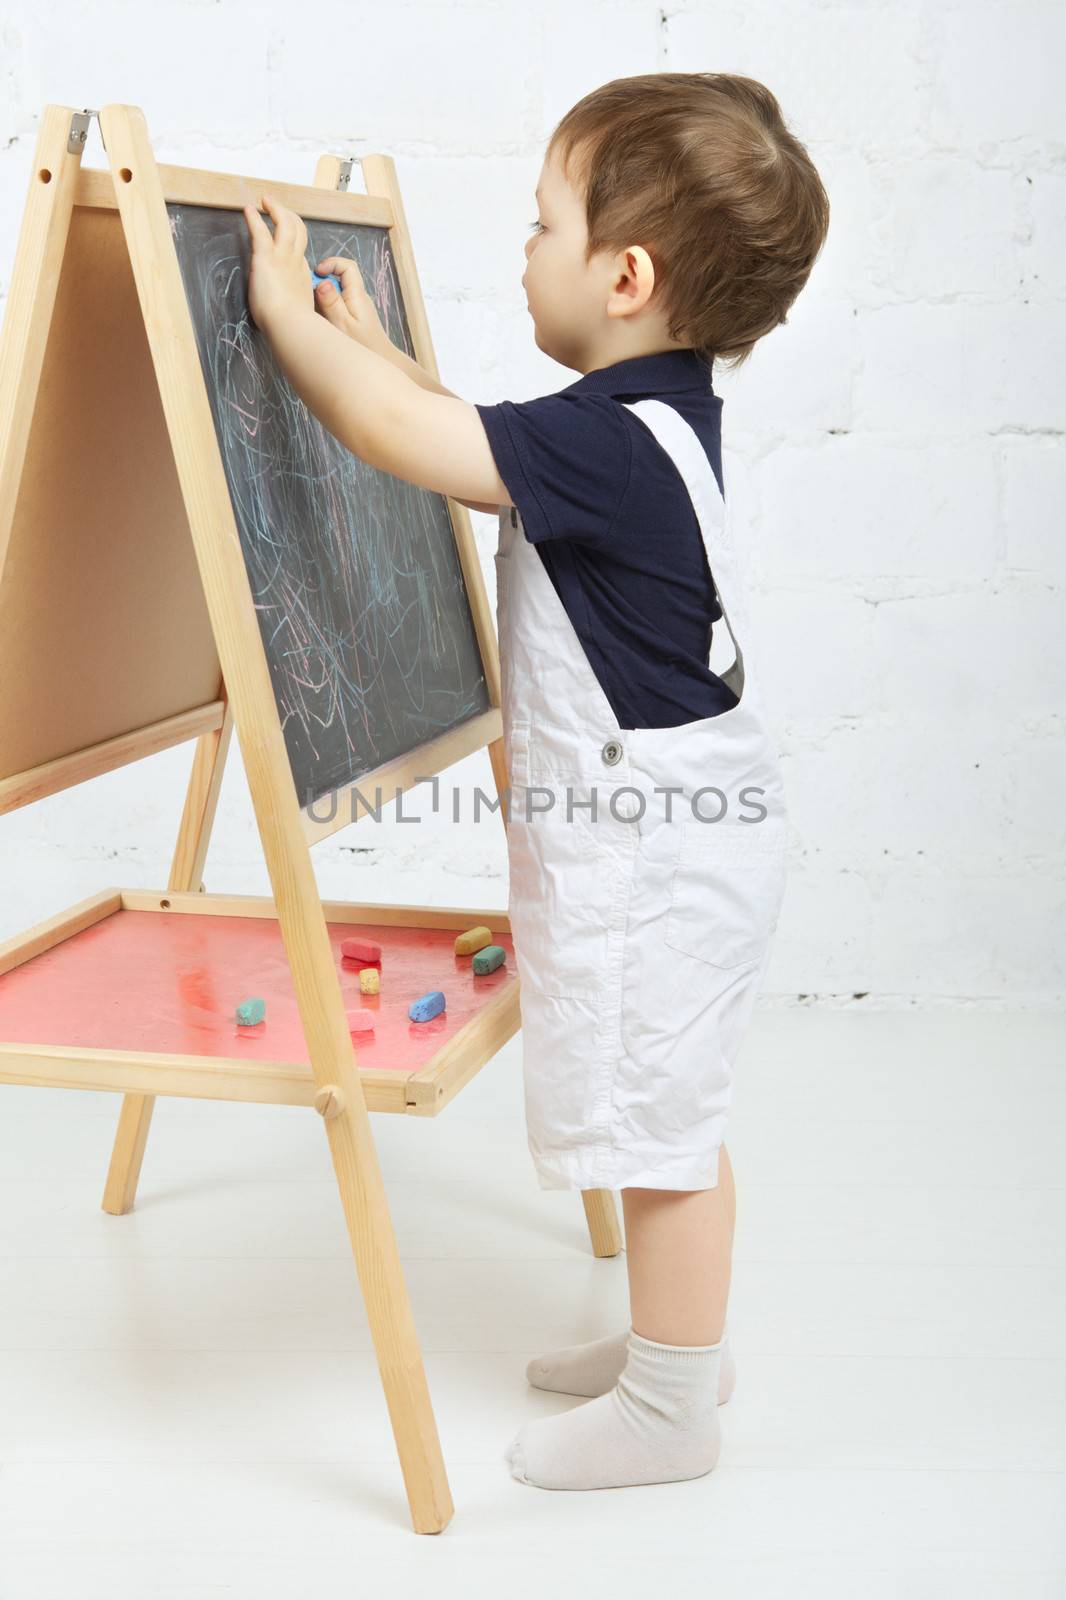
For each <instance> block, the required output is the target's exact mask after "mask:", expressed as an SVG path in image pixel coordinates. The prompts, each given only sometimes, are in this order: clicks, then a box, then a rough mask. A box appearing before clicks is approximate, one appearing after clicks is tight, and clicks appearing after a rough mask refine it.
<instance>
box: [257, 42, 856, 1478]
mask: <svg viewBox="0 0 1066 1600" xmlns="http://www.w3.org/2000/svg"><path fill="white" fill-rule="evenodd" d="M537 199H538V202H539V216H538V218H537V220H536V221H535V223H534V224H533V228H534V237H532V238H531V239H530V240H529V241H528V242H527V244H526V258H527V264H526V271H525V274H524V276H523V279H522V282H523V287H524V288H525V290H526V294H527V298H528V302H529V311H530V315H531V316H532V319H533V329H534V338H535V340H536V342H537V344H538V346H539V347H540V348H541V349H542V350H544V351H545V352H546V353H547V354H548V355H550V356H552V357H553V358H554V359H555V360H556V361H559V362H561V363H562V364H563V365H564V366H567V367H569V368H571V369H572V370H573V371H576V372H578V373H580V374H583V376H581V377H579V378H578V380H577V381H576V382H574V383H572V384H570V385H569V386H568V387H566V388H564V389H562V390H560V391H559V392H558V393H557V394H551V395H545V396H542V397H541V398H539V399H536V400H530V401H526V402H523V403H519V404H512V403H510V402H507V401H504V402H502V403H501V404H499V405H477V406H475V405H469V404H467V402H466V401H464V400H462V399H460V398H459V397H458V396H457V395H454V394H453V393H452V392H451V391H450V390H448V389H445V388H444V387H443V386H442V385H441V384H439V383H437V382H436V381H435V380H434V379H433V378H431V377H430V376H429V374H427V373H426V372H425V371H423V370H422V369H421V368H420V367H419V366H418V365H417V363H416V362H414V361H412V360H411V359H410V358H409V357H408V356H406V355H405V354H404V353H403V352H401V351H399V350H397V349H396V348H395V347H394V346H393V345H392V344H391V343H390V341H389V340H388V338H387V337H386V335H385V333H384V331H383V329H382V327H381V324H380V322H379V320H378V317H377V314H376V312H375V309H374V306H373V303H372V302H371V300H370V299H369V297H368V296H367V294H366V292H365V290H364V287H363V284H362V281H361V279H360V275H359V271H358V268H357V267H356V266H355V264H354V263H352V262H350V261H346V260H343V259H340V258H335V257H331V258H329V259H328V260H326V261H321V262H318V263H316V267H317V270H318V272H319V273H322V274H324V273H327V272H334V273H336V274H337V275H338V276H339V278H340V281H341V284H342V290H341V292H340V293H339V294H338V293H337V291H336V290H335V289H334V288H333V286H332V285H331V284H329V283H326V284H323V285H322V286H320V287H319V289H318V290H317V291H316V293H315V296H314V299H313V298H312V294H311V290H310V287H309V277H308V269H307V262H306V261H305V258H304V257H305V251H306V249H307V232H306V228H305V227H304V225H303V223H302V222H301V220H300V218H299V217H297V216H295V215H294V214H293V213H292V212H291V211H288V210H286V208H284V207H282V206H280V205H277V204H275V203H274V202H273V201H272V200H271V198H270V197H269V196H268V195H264V196H263V199H262V203H263V206H264V209H265V210H267V211H268V212H269V214H270V216H271V218H272V219H273V221H274V224H275V227H274V233H273V236H271V233H270V230H269V229H268V228H267V226H266V224H265V222H264V221H263V219H262V218H261V217H260V215H259V214H258V212H257V211H256V210H255V209H254V208H253V207H251V206H248V207H246V208H245V215H246V218H247V222H248V226H249V229H250V232H251V237H252V268H251V275H250V280H249V305H250V309H251V313H252V316H253V317H254V319H255V321H256V323H257V325H258V326H259V327H260V328H261V329H262V330H263V332H264V333H265V334H266V336H267V337H268V339H269V340H270V343H271V345H272V347H273V349H274V352H275V355H276V356H277V359H278V361H279V363H280V364H281V367H282V369H283V370H284V372H285V373H286V376H287V377H288V378H289V380H290V382H291V383H292V384H293V386H294V388H295V389H296V390H297V392H298V393H299V394H300V395H301V396H302V398H303V399H304V400H305V401H306V403H307V405H308V406H309V407H310V409H311V410H312V411H313V412H314V414H315V415H316V416H317V417H318V418H319V420H320V421H321V422H322V423H323V425H324V426H325V427H326V428H328V429H329V430H330V431H331V432H332V433H334V434H335V435H336V436H337V438H338V439H340V440H341V441H342V442H343V443H344V444H346V445H347V446H348V447H349V448H350V449H351V450H353V451H355V452H356V453H357V454H358V455H359V456H361V457H362V458H363V459H364V460H366V461H368V462H369V463H370V464H371V465H373V466H376V467H379V468H381V469H382V470H384V471H387V472H390V473H393V474H395V475H396V476H398V477H401V478H404V479H407V480H408V481H410V482H413V483H416V484H419V485H421V486H423V487H424V488H426V489H431V490H435V491H437V492H439V493H442V494H446V495H450V496H452V497H453V498H454V499H457V500H460V501H462V502H463V503H464V504H466V505H468V506H471V507H472V508H474V509H476V510H481V511H496V510H498V511H499V518H500V534H499V550H498V552H497V555H496V565H497V580H498V582H497V591H498V601H497V616H498V622H499V638H500V659H501V668H502V685H503V689H502V703H501V710H502V714H503V728H504V744H505V750H506V753H507V759H508V770H509V775H510V779H511V807H510V822H509V826H508V840H507V844H508V855H509V863H510V900H509V910H510V915H511V927H512V932H513V935H514V941H515V953H516V958H517V961H518V968H519V974H520V977H521V1008H522V1035H523V1072H524V1084H525V1102H526V1121H527V1131H528V1140H529V1148H530V1152H531V1154H532V1157H533V1160H534V1165H535V1168H536V1171H537V1176H538V1180H539V1182H540V1184H541V1186H542V1187H544V1188H579V1189H592V1188H617V1189H620V1190H621V1194H622V1205H623V1212H624V1217H625V1234H626V1248H627V1266H628V1274H629V1289H630V1326H629V1327H628V1328H627V1329H625V1330H623V1331H621V1332H619V1333H618V1334H616V1335H614V1336H612V1337H610V1338H608V1339H601V1340H596V1341H593V1342H592V1343H590V1344H585V1345H579V1346H576V1347H573V1348H570V1349H567V1350H562V1351H556V1352H553V1353H552V1354H550V1355H548V1356H545V1357H543V1358H541V1359H539V1360H535V1361H532V1362H530V1364H529V1366H528V1368H527V1376H528V1378H529V1380H530V1382H531V1383H533V1384H535V1385H537V1386H538V1387H541V1388H546V1389H554V1390H557V1391H560V1392H563V1393H570V1394H577V1395H584V1396H588V1397H590V1399H589V1403H587V1404H585V1405H582V1406H579V1407H577V1408H576V1409H573V1410H570V1411H567V1412H564V1413H562V1414H560V1415H557V1416H552V1417H547V1418H542V1419H540V1420H538V1421H535V1422H532V1423H529V1424H527V1425H526V1426H525V1427H524V1428H522V1429H521V1431H520V1432H519V1433H518V1434H517V1436H516V1437H515V1438H514V1439H513V1440H512V1442H511V1444H510V1446H509V1448H508V1452H507V1460H508V1462H509V1464H510V1467H511V1471H512V1474H513V1475H514V1476H515V1477H516V1478H518V1479H519V1480H520V1481H522V1482H525V1483H530V1484H535V1485H538V1486H540V1487H543V1488H556V1489H591V1488H607V1487H611V1486H618V1485H628V1484H645V1483H660V1482H666V1481H672V1480H677V1479H684V1478H692V1477H698V1476H700V1475H702V1474H703V1473H706V1472H709V1471H710V1470H711V1469H712V1468H713V1467H714V1466H715V1464H716V1462H717V1460H718V1456H719V1452H720V1449H721V1432H720V1426H719V1421H718V1411H717V1407H718V1404H719V1402H720V1401H721V1400H724V1399H727V1398H728V1395H729V1393H730V1391H731V1388H732V1381H733V1372H732V1361H731V1358H730V1356H729V1352H728V1348H727V1347H726V1343H725V1317H726V1302H727V1298H728V1293H729V1282H730V1274H731V1254H732V1241H733V1228H734V1218H735V1200H734V1190H733V1177H732V1170H731V1167H730V1164H729V1159H728V1156H727V1154H726V1152H725V1149H724V1146H723V1142H722V1141H723V1136H724V1130H725V1125H726V1120H727V1114H728V1107H729V1104H730V1099H731V1092H732V1090H731V1068H732V1063H733V1060H734V1058H735V1056H736V1053H737V1050H738V1048H739V1045H740V1042H741V1039H742V1037H743V1033H744V1030H745V1027H746V1025H747V1022H748V1021H749V1019H750V1015H751V1010H752V1008H753V1006H754V1003H755V997H756V994H757V992H758V988H759V985H760V983H761V981H762V978H763V976H764V973H765V970H766V965H767V961H768V957H769V952H770V943H771V938H772V934H773V931H774V928H775V926H776V923H777V918H778V912H779V908H780V904H781V899H782V896H783V892H784V874H785V848H786V834H787V820H786V811H785V797H784V790H783V786H782V782H781V771H780V765H779V762H778V758H777V754H776V752H775V750H774V748H773V745H772V742H771V740H770V738H769V734H768V730H767V721H766V716H765V712H764V709H763V705H762V701H761V697H760V695H759V691H758V686H757V684H756V681H755V678H754V675H753V670H752V662H751V659H750V654H748V653H746V652H747V649H748V646H749V644H750V634H749V632H748V628H747V623H746V616H745V607H744V596H743V593H742V590H741V585H740V581H739V574H738V571H737V566H736V564H735V561H734V558H733V553H732V550H731V545H730V538H729V530H728V525H727V523H726V520H725V515H724V499H723V485H722V468H721V442H720V421H721V409H722V402H721V400H720V399H719V398H718V397H717V396H716V395H715V394H714V393H713V390H712V386H711V364H712V361H713V359H714V358H715V357H718V358H728V359H729V360H730V362H731V363H732V365H734V366H737V365H739V364H740V363H742V362H743V361H744V360H746V358H747V356H748V355H749V354H750V352H751V350H752V348H753V347H754V345H755V343H756V342H757V340H758V339H760V338H761V337H762V336H763V335H764V334H766V333H769V332H770V331H771V330H772V329H773V328H774V327H776V326H777V325H778V324H779V323H782V322H784V321H785V317H786V312H787V310H788V308H789V307H790V306H791V304H792V302H793V301H794V300H795V298H796V296H797V295H798V293H799V292H800V290H801V288H802V287H803V285H804V284H805V282H806V281H807V278H808V276H809V273H810V270H811V267H812V265H813V263H814V260H815V258H816V257H817V255H818V252H819V251H820V249H821V246H822V243H823V241H824V238H825V235H826V230H827V227H828V214H829V208H828V201H827V199H826V195H825V191H824V189H823V187H822V184H821V181H820V179H819V177H818V174H817V172H816V171H815V169H814V167H813V165H812V163H811V161H810V158H809V156H808V155H807V152H806V151H805V149H804V148H803V146H802V145H801V144H800V143H799V142H798V141H797V140H796V138H795V137H794V136H793V135H792V134H791V133H790V132H789V131H788V129H787V128H786V127H785V125H784V123H783V121H782V118H781V113H780V109H779V107H778V104H777V101H776V100H775V98H774V96H773V95H772V94H771V93H770V92H769V90H767V89H766V88H764V87H763V86H762V85H761V84H759V83H756V82H754V81H752V80H751V79H748V78H738V77H732V76H728V75H725V74H719V73H680V72H663V73H654V74H649V75H646V76H640V77H634V78H624V79H618V80H615V81H614V82H612V83H608V84H606V85H604V86H603V87H602V88H600V89H597V90H595V91H594V92H592V93H591V94H589V95H586V96H585V98H584V99H583V100H581V101H579V102H578V104H577V105H576V106H574V107H573V108H572V109H571V110H570V111H569V112H568V113H567V114H566V116H564V117H563V118H562V120H561V121H560V123H559V124H558V126H557V127H556V128H555V130H554V132H553V134H552V137H551V140H550V142H549V146H548V149H547V153H546V155H545V159H544V164H543V169H542V171H541V174H540V180H539V183H538V187H537ZM316 301H317V304H316V303H315V302H316ZM316 312H317V313H321V314H320V315H317V314H316ZM338 333H340V334H343V335H345V336H346V337H338ZM719 619H721V621H723V622H724V624H725V628H726V631H727V633H728V636H729V639H730V640H731V641H732V645H733V649H732V650H731V651H729V652H727V654H728V656H729V657H730V665H729V666H728V667H727V668H726V669H725V670H722V671H715V670H712V668H711V665H710V656H711V638H712V627H713V624H714V623H715V622H716V621H718V620H719Z"/></svg>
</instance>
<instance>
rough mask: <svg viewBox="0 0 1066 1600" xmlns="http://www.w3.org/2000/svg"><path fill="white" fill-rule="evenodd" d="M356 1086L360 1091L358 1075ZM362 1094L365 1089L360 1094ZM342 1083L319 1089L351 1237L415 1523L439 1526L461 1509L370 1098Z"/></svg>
mask: <svg viewBox="0 0 1066 1600" xmlns="http://www.w3.org/2000/svg"><path fill="white" fill-rule="evenodd" d="M355 1087H356V1088H357V1089H359V1090H361V1087H362V1086H361V1085H360V1084H359V1083H358V1080H356V1084H355ZM360 1099H361V1096H360ZM345 1101H346V1096H345V1094H344V1091H343V1090H342V1089H341V1088H340V1087H339V1086H335V1085H330V1086H328V1087H326V1088H323V1089H320V1090H319V1091H318V1094H317V1095H316V1096H315V1109H316V1110H317V1111H318V1112H319V1113H320V1115H321V1116H322V1117H323V1118H324V1119H325V1123H326V1133H327V1135H328V1138H329V1147H330V1154H331V1155H332V1157H333V1169H334V1171H335V1172H336V1174H337V1185H338V1188H339V1189H340V1196H341V1204H342V1205H343V1207H344V1217H345V1221H346V1222H347V1225H348V1237H349V1239H350V1241H351V1246H352V1254H353V1255H354V1257H355V1265H356V1271H357V1272H358V1274H359V1284H360V1287H361V1289H362V1291H363V1302H364V1304H365V1306H366V1314H367V1321H368V1322H369V1324H370V1335H371V1338H372V1339H373V1341H374V1350H375V1352H376V1354H377V1361H378V1371H379V1372H380V1374H381V1384H382V1388H383V1389H384V1391H385V1404H386V1405H387V1406H388V1410H389V1418H390V1421H391V1423H392V1431H393V1436H394V1437H395V1440H396V1450H397V1454H398V1456H399V1459H400V1470H401V1472H402V1473H403V1481H404V1486H405V1488H406V1490H407V1500H408V1504H409V1506H410V1510H411V1521H412V1526H413V1527H414V1530H415V1532H416V1533H440V1532H441V1530H442V1529H443V1528H445V1527H446V1526H447V1524H448V1523H449V1522H450V1520H451V1518H452V1515H453V1513H454V1509H455V1508H454V1506H453V1504H452V1497H451V1491H450V1489H449V1487H448V1478H447V1474H446V1472H445V1469H444V1457H443V1455H442V1453H441V1447H440V1437H439V1435H438V1433H437V1423H436V1419H435V1418H434V1415H433V1405H432V1402H431V1400H430V1395H429V1386H428V1384H427V1382H426V1374H425V1368H424V1367H423V1365H422V1351H421V1348H420V1347H419V1343H418V1334H417V1331H416V1329H415V1324H414V1317H413V1316H412V1313H411V1302H410V1300H409V1298H408V1294H407V1286H406V1284H405V1282H404V1279H403V1269H402V1266H401V1264H400V1256H399V1250H398V1248H397V1245H396V1235H395V1233H394V1231H393V1226H392V1218H391V1217H390V1215H389V1210H388V1201H387V1199H386V1195H385V1185H384V1182H383V1180H382V1176H381V1168H380V1166H379V1164H378V1153H377V1147H376V1145H375V1144H374V1139H373V1135H372V1133H371V1131H370V1118H369V1116H368V1115H367V1112H366V1107H365V1102H364V1103H361V1104H360V1105H359V1106H358V1107H357V1106H351V1105H347V1104H346V1103H345Z"/></svg>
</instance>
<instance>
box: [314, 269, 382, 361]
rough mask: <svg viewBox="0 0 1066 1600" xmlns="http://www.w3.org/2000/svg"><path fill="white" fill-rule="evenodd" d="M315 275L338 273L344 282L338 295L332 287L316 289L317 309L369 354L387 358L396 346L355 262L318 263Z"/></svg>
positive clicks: (323, 285) (327, 285) (319, 286)
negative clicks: (386, 355)
mask: <svg viewBox="0 0 1066 1600" xmlns="http://www.w3.org/2000/svg"><path fill="white" fill-rule="evenodd" d="M315 271H316V272H317V273H319V274H320V275H322V276H325V274H326V273H327V272H335V273H336V274H337V277H338V278H339V279H340V280H341V292H340V293H339V294H338V293H337V290H336V289H335V287H334V286H333V284H332V283H330V282H328V281H327V282H326V283H320V284H319V285H318V286H317V288H316V289H315V306H316V308H317V309H318V310H319V311H321V313H322V315H323V316H324V317H325V318H326V319H327V321H329V322H332V324H333V326H334V327H335V328H339V329H340V330H341V332H342V333H346V334H347V335H348V337H349V338H350V339H355V340H356V341H357V342H358V343H359V344H362V345H366V347H367V349H368V350H376V351H377V352H378V354H379V355H380V354H382V353H384V354H388V353H389V352H390V351H391V350H392V348H393V346H392V341H391V340H390V339H389V336H388V334H387V333H386V332H385V329H384V328H383V327H382V325H381V318H380V317H379V316H378V310H377V306H376V305H375V304H374V302H373V300H371V298H370V296H369V295H368V294H367V292H366V289H365V287H364V285H363V275H362V273H361V272H360V271H359V268H358V267H357V266H356V264H355V262H354V261H349V260H348V259H347V257H345V256H326V258H325V259H324V260H323V261H319V262H318V263H317V265H316V267H315Z"/></svg>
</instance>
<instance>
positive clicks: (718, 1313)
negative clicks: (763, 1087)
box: [622, 1150, 736, 1345]
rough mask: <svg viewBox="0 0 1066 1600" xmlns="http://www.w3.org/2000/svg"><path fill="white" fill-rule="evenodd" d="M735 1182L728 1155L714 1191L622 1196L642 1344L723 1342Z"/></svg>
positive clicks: (640, 1191) (632, 1309)
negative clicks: (644, 1340)
mask: <svg viewBox="0 0 1066 1600" xmlns="http://www.w3.org/2000/svg"><path fill="white" fill-rule="evenodd" d="M732 1176H733V1174H732V1169H731V1167H730V1164H729V1160H728V1157H726V1156H725V1152H724V1150H723V1151H722V1152H721V1153H720V1156H719V1173H718V1177H719V1181H718V1184H717V1186H716V1187H715V1188H713V1189H689V1190H670V1189H623V1190H622V1210H623V1212H624V1214H625V1227H626V1264H627V1267H628V1271H629V1303H630V1313H631V1320H632V1324H633V1329H634V1331H635V1332H636V1333H638V1334H640V1336H641V1337H642V1338H644V1339H653V1340H655V1341H656V1342H657V1343H659V1344H673V1345H709V1344H717V1343H718V1341H719V1340H720V1339H721V1337H722V1333H723V1330H724V1327H725V1313H726V1303H727V1301H728V1299H729V1283H730V1278H731V1275H732V1260H733V1228H734V1218H735V1205H736V1200H735V1191H734V1187H733V1183H732ZM723 1178H724V1179H725V1180H726V1181H725V1182H724V1183H723V1181H722V1180H723Z"/></svg>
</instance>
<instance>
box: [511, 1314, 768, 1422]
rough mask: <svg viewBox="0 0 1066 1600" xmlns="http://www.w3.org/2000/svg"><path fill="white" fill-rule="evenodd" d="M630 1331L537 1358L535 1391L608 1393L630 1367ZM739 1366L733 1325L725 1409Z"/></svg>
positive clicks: (721, 1399) (726, 1347) (724, 1374)
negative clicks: (627, 1361) (734, 1352)
mask: <svg viewBox="0 0 1066 1600" xmlns="http://www.w3.org/2000/svg"><path fill="white" fill-rule="evenodd" d="M628 1343H629V1329H628V1328H623V1329H622V1332H621V1333H610V1334H608V1335H607V1337H606V1339H592V1340H590V1341H589V1342H588V1344H571V1345H567V1346H566V1347H565V1348H564V1349H562V1350H552V1351H550V1352H549V1353H548V1354H547V1355H544V1356H534V1358H533V1360H532V1361H531V1362H530V1363H529V1365H528V1366H527V1367H526V1377H527V1378H528V1380H529V1382H530V1383H531V1384H532V1385H533V1387H534V1388H535V1389H551V1390H553V1391H554V1392H555V1393H556V1394H584V1395H598V1394H606V1393H607V1391H608V1390H609V1389H613V1388H614V1386H615V1384H616V1383H617V1382H618V1378H619V1374H620V1373H621V1371H622V1368H623V1367H624V1366H625V1364H626V1352H627V1346H628ZM736 1381H737V1367H736V1362H735V1361H734V1360H733V1350H732V1347H731V1345H730V1342H729V1323H728V1321H727V1322H726V1324H725V1327H724V1328H723V1330H722V1364H721V1368H720V1371H719V1376H718V1404H719V1405H720V1406H724V1405H725V1403H726V1401H727V1400H728V1399H729V1397H730V1395H731V1394H732V1393H733V1390H734V1388H735V1387H736Z"/></svg>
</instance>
